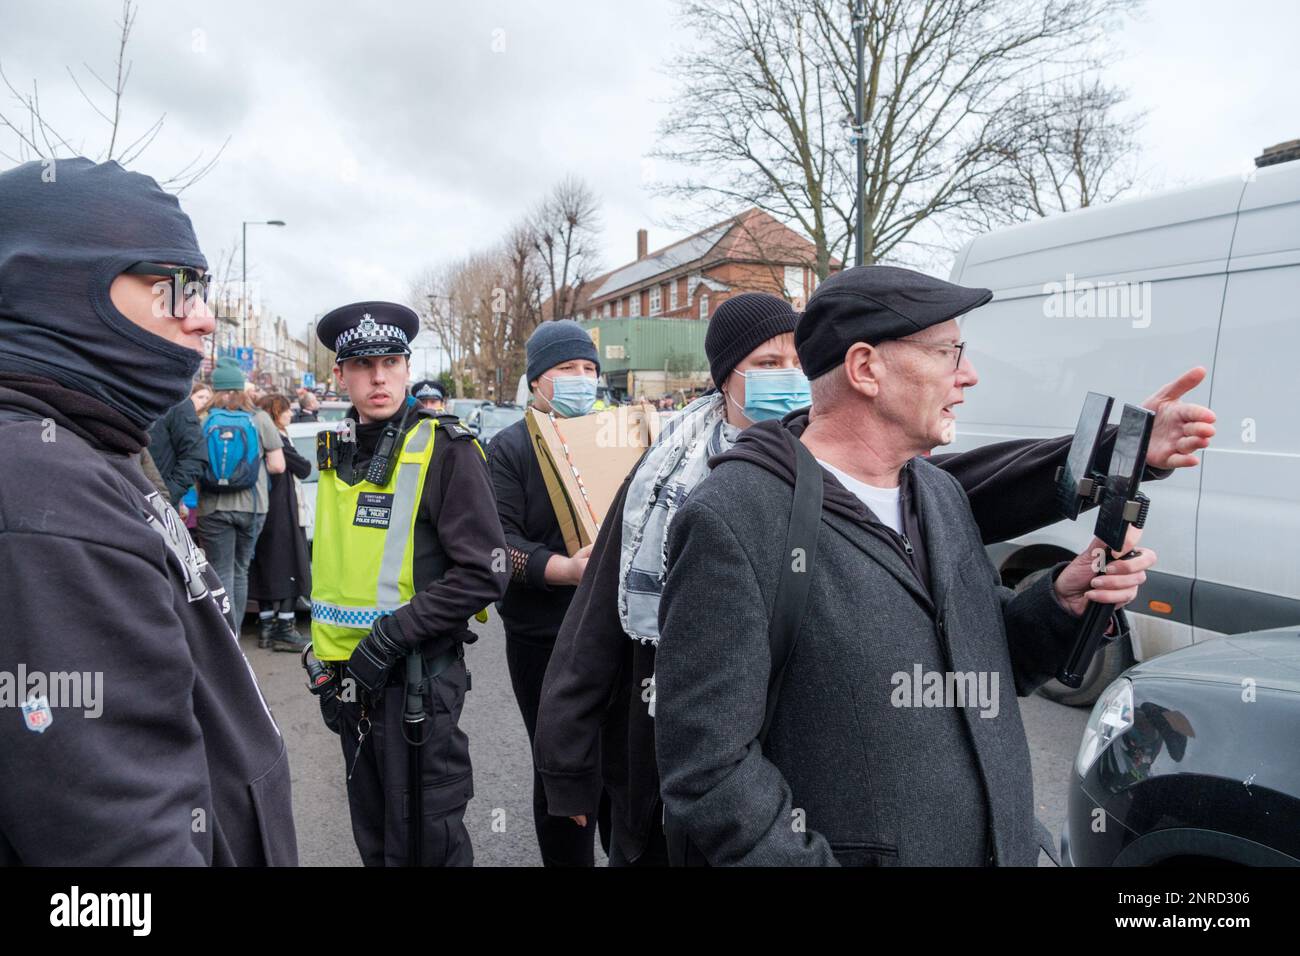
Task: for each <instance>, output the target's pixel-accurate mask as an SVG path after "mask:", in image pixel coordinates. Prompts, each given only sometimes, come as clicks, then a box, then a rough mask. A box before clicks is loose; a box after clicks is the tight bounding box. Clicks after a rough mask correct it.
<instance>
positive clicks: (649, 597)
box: [618, 392, 740, 644]
mask: <svg viewBox="0 0 1300 956" xmlns="http://www.w3.org/2000/svg"><path fill="white" fill-rule="evenodd" d="M723 411H724V404H723V397H722V395H720V394H718V393H716V392H715V393H714V394H711V395H705V396H703V397H701V398H697V399H696V400H695V401H693V402H691V404H689V405H687V406H686V408H684V409H683V410H682V411H681V413H680V414H679V415H677V416H676V417H674V418H673V419H672V421H670V422H669V423H668V424H667V425H665V426H664V429H663V431H661V432H660V433H659V438H658V439H657V440H656V441H655V443H654V445H652V446H651V448H650V450H649V451H648V452H646V455H645V458H644V460H642V462H641V466H640V467H639V468H637V470H636V474H634V475H633V476H632V483H631V484H630V485H629V486H628V489H627V498H626V499H625V500H624V504H623V548H622V553H621V554H620V556H619V578H618V616H619V620H620V621H621V622H622V624H623V630H624V631H626V632H627V635H628V636H629V637H631V638H632V639H633V640H634V641H641V642H642V643H645V642H649V643H651V644H658V643H659V596H660V594H661V593H662V592H663V586H664V577H665V574H666V569H667V563H668V527H669V525H670V524H672V520H673V516H674V515H675V514H676V513H677V509H678V508H679V507H681V504H682V502H684V501H685V500H686V496H687V495H689V494H690V493H691V491H693V490H694V488H695V486H696V485H698V484H699V483H700V482H701V481H703V480H704V478H705V476H706V475H707V474H708V473H709V459H710V458H711V457H713V456H714V455H720V454H722V453H723V452H724V451H727V450H729V449H730V448H731V446H732V445H733V444H735V441H736V438H737V437H738V436H739V435H740V429H739V428H737V427H736V426H735V425H731V424H728V422H727V420H726V418H725V417H724V414H723Z"/></svg>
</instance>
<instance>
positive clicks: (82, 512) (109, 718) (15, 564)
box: [0, 375, 298, 866]
mask: <svg viewBox="0 0 1300 956" xmlns="http://www.w3.org/2000/svg"><path fill="white" fill-rule="evenodd" d="M144 441H145V437H144V433H143V432H142V431H141V430H140V429H139V428H138V427H136V426H135V425H133V424H132V423H131V422H130V421H129V420H128V419H126V418H125V417H124V416H123V415H122V414H121V413H120V412H118V411H116V410H114V409H112V408H110V407H108V406H107V405H105V404H103V403H101V402H99V401H98V400H97V399H95V398H92V397H91V396H88V395H85V394H82V393H79V392H74V391H71V390H69V389H65V388H62V387H61V386H59V385H57V384H55V383H54V382H52V381H49V380H42V379H33V378H24V377H19V376H12V375H0V447H3V448H4V450H5V452H4V454H3V455H0V567H3V568H4V573H3V576H0V597H2V598H3V603H4V607H5V617H4V625H3V630H2V631H0V671H3V672H5V673H6V674H9V675H17V674H20V673H23V672H25V673H26V674H27V675H28V681H29V682H30V681H31V680H32V675H35V674H41V675H46V680H47V681H48V682H49V687H50V689H51V690H52V689H53V687H54V678H53V677H52V676H51V675H69V674H71V675H80V676H79V677H78V678H77V679H76V681H75V683H76V684H77V685H78V686H79V688H80V690H81V697H80V700H77V699H76V698H71V699H70V698H68V697H63V696H59V695H54V694H49V693H47V700H48V703H49V705H50V710H49V714H50V716H52V718H53V719H52V720H51V721H49V722H48V723H47V724H45V725H44V729H43V730H40V731H38V730H36V729H33V728H32V727H31V726H30V725H29V724H28V723H27V721H25V720H24V716H23V714H22V713H21V712H20V709H19V707H18V706H17V705H18V704H21V703H23V700H26V699H27V696H28V690H29V688H31V686H32V685H31V684H30V683H29V684H28V687H24V688H17V693H18V695H19V696H21V697H22V698H23V700H18V701H16V702H11V701H8V700H6V701H5V702H4V703H5V704H6V706H3V707H0V779H3V780H4V786H3V787H0V864H19V863H22V864H29V865H37V866H68V865H76V866H124V865H130V866H189V865H199V866H201V865H237V866H248V865H266V864H270V865H295V864H296V863H297V859H298V857H297V843H296V837H295V833H294V825H293V813H292V803H291V800H290V792H289V763H288V758H287V755H286V752H285V746H284V741H283V740H282V738H281V736H280V731H279V729H278V728H277V726H276V724H275V721H274V720H273V719H272V716H271V712H270V709H269V708H268V707H267V705H266V701H265V700H264V699H263V697H262V695H261V693H260V691H259V690H258V687H257V682H256V680H255V678H254V677H253V673H252V669H251V668H250V667H249V666H248V662H247V661H246V660H245V658H244V656H243V654H242V653H241V651H240V647H239V642H238V639H237V638H236V636H235V634H234V633H233V632H232V631H231V629H230V625H229V624H228V623H227V622H226V617H225V605H226V604H227V603H228V602H229V597H228V596H227V595H226V593H225V590H224V588H223V587H222V585H221V582H220V580H219V579H218V577H217V575H216V574H215V572H214V571H213V570H212V568H211V566H210V565H209V564H208V563H207V561H206V559H205V558H204V557H203V552H202V551H200V550H199V549H198V548H196V547H195V546H194V545H193V543H192V542H191V540H190V538H189V535H188V533H187V532H186V530H185V527H184V526H183V525H182V524H181V523H180V519H179V518H178V517H177V516H176V513H175V511H173V510H172V509H171V507H170V506H169V504H168V503H167V502H166V501H164V500H163V499H162V497H161V495H159V493H158V491H157V490H156V489H155V488H154V487H153V486H152V485H150V484H149V482H148V480H147V479H146V478H145V477H144V475H143V474H142V473H141V471H140V466H139V460H138V456H137V455H136V454H135V453H136V452H138V451H139V449H140V447H141V446H142V445H143V444H144ZM64 686H65V687H66V686H68V685H66V684H65V685H64ZM96 687H98V688H99V694H98V696H99V699H98V700H97V701H95V702H94V704H93V706H87V704H88V703H89V702H88V700H87V698H86V695H87V694H94V693H95V688H96ZM10 692H12V689H11V691H10ZM56 697H58V699H55V698H56Z"/></svg>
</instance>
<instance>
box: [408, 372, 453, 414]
mask: <svg viewBox="0 0 1300 956" xmlns="http://www.w3.org/2000/svg"><path fill="white" fill-rule="evenodd" d="M411 394H412V395H413V396H414V397H415V400H416V401H417V402H419V403H420V407H421V408H427V409H429V410H430V411H432V412H441V411H442V409H443V401H444V399H445V398H446V397H447V396H446V395H445V394H443V391H442V386H441V385H439V384H438V383H437V382H435V381H433V379H428V378H426V379H424V380H423V381H420V382H416V383H415V384H414V385H412V386H411Z"/></svg>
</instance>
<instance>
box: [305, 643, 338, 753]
mask: <svg viewBox="0 0 1300 956" xmlns="http://www.w3.org/2000/svg"><path fill="white" fill-rule="evenodd" d="M310 650H311V645H310V644H309V645H308V646H307V647H306V648H304V649H303V652H302V668H303V670H305V671H306V672H307V689H308V690H309V691H311V692H312V693H313V694H315V695H316V698H317V699H318V700H319V701H320V715H321V717H323V718H324V719H325V726H326V727H328V728H329V729H330V730H332V731H334V733H336V734H337V733H339V706H340V705H339V682H338V679H337V677H336V676H335V671H334V670H333V669H331V668H329V667H327V666H326V665H324V664H322V663H321V662H320V661H318V660H316V659H315V658H314V657H313V658H312V659H311V660H310V661H308V660H307V654H308V652H309V651H310Z"/></svg>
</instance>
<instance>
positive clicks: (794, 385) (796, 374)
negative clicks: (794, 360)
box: [727, 368, 812, 422]
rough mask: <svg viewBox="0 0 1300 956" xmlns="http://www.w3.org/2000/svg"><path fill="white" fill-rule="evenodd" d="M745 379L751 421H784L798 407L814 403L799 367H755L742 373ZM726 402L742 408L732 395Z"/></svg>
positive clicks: (746, 409) (746, 412) (746, 413)
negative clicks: (775, 419)
mask: <svg viewBox="0 0 1300 956" xmlns="http://www.w3.org/2000/svg"><path fill="white" fill-rule="evenodd" d="M739 374H740V375H741V376H742V377H743V378H744V379H745V407H744V408H743V409H741V411H743V412H744V414H745V417H746V418H748V419H749V420H750V421H751V422H765V421H768V420H770V419H773V418H784V417H785V416H786V415H788V414H790V412H792V411H794V410H795V409H796V408H806V407H807V406H809V405H811V404H812V389H811V388H810V387H809V385H808V378H807V376H805V375H804V373H803V372H802V371H800V370H799V369H797V368H756V369H750V370H749V371H748V372H741V373H739ZM727 401H729V402H731V404H733V405H735V406H736V407H737V408H740V406H739V405H738V404H737V403H736V402H735V400H734V399H732V397H731V396H730V395H728V396H727Z"/></svg>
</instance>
